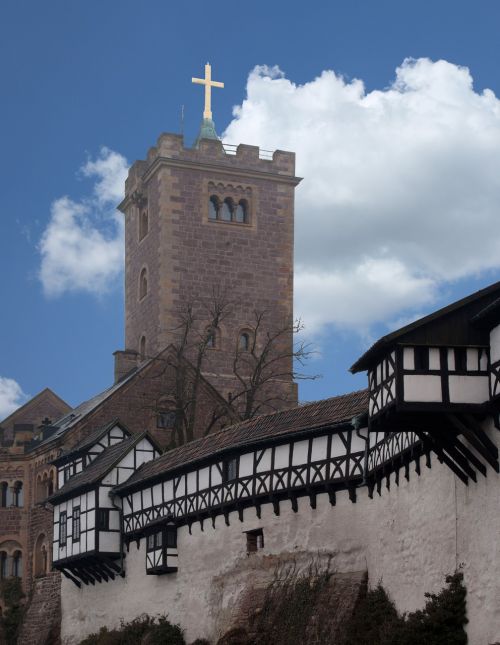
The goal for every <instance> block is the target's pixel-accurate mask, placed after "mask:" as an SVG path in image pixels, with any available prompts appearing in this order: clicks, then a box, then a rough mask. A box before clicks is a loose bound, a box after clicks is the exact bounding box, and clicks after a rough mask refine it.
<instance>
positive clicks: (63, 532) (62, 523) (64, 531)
mask: <svg viewBox="0 0 500 645" xmlns="http://www.w3.org/2000/svg"><path fill="white" fill-rule="evenodd" d="M67 536H68V527H67V516H66V511H63V512H62V513H61V514H60V516H59V546H66V539H67Z"/></svg>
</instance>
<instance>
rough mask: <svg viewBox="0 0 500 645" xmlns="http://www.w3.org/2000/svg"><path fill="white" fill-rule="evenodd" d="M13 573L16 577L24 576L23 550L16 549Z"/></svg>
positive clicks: (13, 558) (13, 559)
mask: <svg viewBox="0 0 500 645" xmlns="http://www.w3.org/2000/svg"><path fill="white" fill-rule="evenodd" d="M12 575H13V576H14V578H22V577H23V555H22V553H21V551H14V556H13V557H12Z"/></svg>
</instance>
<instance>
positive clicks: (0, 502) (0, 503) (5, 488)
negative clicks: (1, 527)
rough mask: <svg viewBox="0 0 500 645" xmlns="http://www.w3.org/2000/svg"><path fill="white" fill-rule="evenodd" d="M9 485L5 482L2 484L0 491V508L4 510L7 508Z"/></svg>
mask: <svg viewBox="0 0 500 645" xmlns="http://www.w3.org/2000/svg"><path fill="white" fill-rule="evenodd" d="M9 497H10V496H9V484H8V483H7V482H2V490H1V498H0V506H1V507H2V508H5V507H6V506H9V501H10V500H9Z"/></svg>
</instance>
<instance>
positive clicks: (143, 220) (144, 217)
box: [139, 210, 149, 241]
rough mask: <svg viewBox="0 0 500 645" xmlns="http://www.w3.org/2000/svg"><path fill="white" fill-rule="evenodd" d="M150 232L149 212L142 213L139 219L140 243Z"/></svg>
mask: <svg viewBox="0 0 500 645" xmlns="http://www.w3.org/2000/svg"><path fill="white" fill-rule="evenodd" d="M148 231H149V215H148V211H147V210H144V211H142V213H141V215H140V217H139V241H141V240H142V239H143V238H145V237H146V235H147V234H148Z"/></svg>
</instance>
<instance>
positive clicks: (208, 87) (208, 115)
mask: <svg viewBox="0 0 500 645" xmlns="http://www.w3.org/2000/svg"><path fill="white" fill-rule="evenodd" d="M191 81H192V82H193V83H197V84H198V85H204V86H205V110H204V112H203V118H204V119H212V109H211V108H212V87H224V83H219V81H212V67H211V65H210V63H207V64H206V65H205V78H192V79H191Z"/></svg>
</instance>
